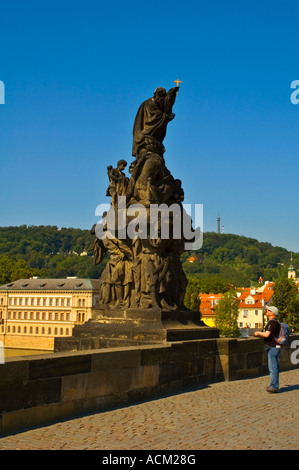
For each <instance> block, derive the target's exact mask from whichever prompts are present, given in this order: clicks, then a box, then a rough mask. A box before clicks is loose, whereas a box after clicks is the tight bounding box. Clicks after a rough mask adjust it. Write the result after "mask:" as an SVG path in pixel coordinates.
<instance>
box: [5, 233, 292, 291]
mask: <svg viewBox="0 0 299 470" xmlns="http://www.w3.org/2000/svg"><path fill="white" fill-rule="evenodd" d="M93 240H94V237H93V235H91V234H90V231H89V230H81V229H75V228H61V229H58V227H56V226H26V225H22V226H19V227H0V285H2V284H5V283H7V282H10V281H13V280H16V279H21V278H28V277H31V276H33V275H37V276H40V277H44V278H64V277H67V276H78V277H86V278H99V276H100V275H101V272H102V271H103V268H104V266H105V261H104V262H103V263H102V264H101V265H100V266H94V262H93V252H92V243H93ZM86 252H87V256H80V255H81V254H83V253H86ZM192 257H193V258H195V260H194V262H193V263H190V262H189V261H188V260H189V259H190V258H192ZM290 258H291V253H290V252H289V251H287V250H286V249H285V248H281V247H274V246H272V245H271V244H270V243H265V242H259V241H258V240H255V239H252V238H247V237H244V236H239V235H233V234H217V233H214V232H210V233H205V234H204V237H203V246H202V248H201V249H200V250H198V251H195V252H190V251H188V252H185V253H183V255H182V262H183V267H184V271H185V273H186V275H187V276H188V277H192V278H195V279H198V280H201V281H202V282H204V281H205V282H206V281H207V282H210V283H211V282H218V284H219V285H222V284H223V283H226V284H227V283H231V284H233V285H235V286H249V285H250V284H251V283H257V282H258V280H259V278H260V277H262V278H263V279H264V280H273V281H275V280H277V279H279V278H280V277H287V270H288V267H289V264H290ZM293 261H294V265H295V268H297V269H298V267H299V254H293ZM218 290H219V289H218Z"/></svg>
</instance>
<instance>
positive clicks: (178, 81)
mask: <svg viewBox="0 0 299 470" xmlns="http://www.w3.org/2000/svg"><path fill="white" fill-rule="evenodd" d="M174 83H176V86H179V83H182V82H180V80H174Z"/></svg>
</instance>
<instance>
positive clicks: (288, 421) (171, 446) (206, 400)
mask: <svg viewBox="0 0 299 470" xmlns="http://www.w3.org/2000/svg"><path fill="white" fill-rule="evenodd" d="M268 382H269V379H268V376H263V377H258V378H253V379H248V380H239V381H234V382H220V383H215V384H209V385H207V386H202V387H200V388H197V389H192V390H188V391H186V392H184V393H180V394H177V395H174V396H170V397H166V398H161V399H157V400H152V401H146V402H143V403H139V404H135V405H131V406H127V407H123V408H119V409H113V410H110V411H105V412H100V413H95V414H91V415H87V416H84V417H80V418H76V419H72V420H69V421H63V422H58V423H55V424H52V425H49V426H43V427H39V428H36V429H32V430H29V431H26V432H20V433H17V434H14V435H9V436H4V437H2V438H0V449H1V450H12V449H13V450H18V449H20V450H85V449H86V450H146V451H150V450H153V451H154V450H205V449H206V450H220V449H221V450H247V449H253V450H268V449H275V450H282V449H286V450H298V449H299V369H295V370H292V371H287V372H282V373H281V374H280V387H281V392H280V393H278V394H270V393H268V392H266V386H267V385H268ZM281 406H283V407H284V410H285V411H284V414H282V412H281V408H280V407H281Z"/></svg>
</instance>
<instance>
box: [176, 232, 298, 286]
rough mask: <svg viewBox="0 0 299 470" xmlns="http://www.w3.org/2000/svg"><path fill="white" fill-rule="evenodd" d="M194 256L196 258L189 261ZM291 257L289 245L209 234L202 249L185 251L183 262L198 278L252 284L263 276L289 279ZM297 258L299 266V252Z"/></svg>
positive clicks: (264, 277)
mask: <svg viewBox="0 0 299 470" xmlns="http://www.w3.org/2000/svg"><path fill="white" fill-rule="evenodd" d="M190 257H194V258H196V260H195V261H194V262H193V263H189V262H188V259H189V258H190ZM290 258H291V254H290V252H288V251H287V250H286V249H285V248H281V247H273V246H272V245H271V244H270V243H265V242H259V241H257V240H255V239H253V238H248V237H243V236H238V235H233V234H217V233H205V234H204V236H203V246H202V248H201V249H200V250H198V251H193V252H191V251H189V252H185V253H184V254H183V255H182V262H183V268H184V271H185V273H186V274H187V275H189V276H192V277H195V278H197V279H206V278H210V277H218V278H220V279H226V280H227V281H228V282H230V283H231V284H233V285H234V286H236V287H240V286H244V287H249V286H250V285H255V284H258V280H259V278H260V277H262V278H263V279H264V280H268V281H274V282H276V281H278V279H280V278H283V277H284V278H287V271H288V267H289V263H290ZM293 260H294V264H295V267H296V265H297V266H298V267H299V254H295V255H293Z"/></svg>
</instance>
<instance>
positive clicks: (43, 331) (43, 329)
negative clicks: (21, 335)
mask: <svg viewBox="0 0 299 470" xmlns="http://www.w3.org/2000/svg"><path fill="white" fill-rule="evenodd" d="M44 334H45V328H44V327H43V328H42V335H44Z"/></svg>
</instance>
